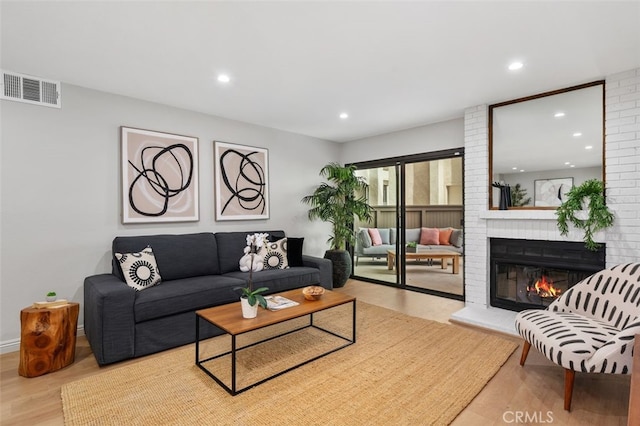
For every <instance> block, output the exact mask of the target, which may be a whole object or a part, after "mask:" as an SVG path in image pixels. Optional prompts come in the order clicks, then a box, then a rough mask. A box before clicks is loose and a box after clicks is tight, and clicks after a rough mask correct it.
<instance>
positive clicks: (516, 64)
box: [509, 61, 524, 71]
mask: <svg viewBox="0 0 640 426" xmlns="http://www.w3.org/2000/svg"><path fill="white" fill-rule="evenodd" d="M523 66H524V64H523V63H522V62H519V61H515V62H511V63H510V64H509V70H510V71H517V70H519V69H520V68H522V67H523Z"/></svg>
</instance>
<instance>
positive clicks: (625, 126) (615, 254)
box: [451, 69, 640, 334]
mask: <svg viewBox="0 0 640 426" xmlns="http://www.w3.org/2000/svg"><path fill="white" fill-rule="evenodd" d="M569 85H570V84H567V86H569ZM464 160H465V163H464V170H465V194H464V204H465V218H464V223H465V259H464V271H463V273H464V281H465V307H464V308H463V309H462V310H460V311H458V312H456V313H454V314H453V315H452V317H451V320H452V321H458V322H463V323H466V324H471V325H476V326H480V327H485V328H490V329H494V330H497V331H501V332H505V333H509V334H517V333H516V331H515V327H514V319H515V315H516V312H515V311H512V310H509V309H504V308H502V307H496V306H491V294H490V293H491V290H490V279H491V276H490V275H491V259H490V243H491V239H492V238H493V239H495V238H502V239H515V240H531V241H559V242H576V243H580V242H581V241H582V235H581V234H580V233H576V232H574V231H570V233H569V235H567V236H561V235H560V232H559V231H558V229H557V226H556V216H555V212H554V211H553V210H489V209H488V198H489V193H488V191H489V175H488V161H489V160H488V106H487V105H480V106H477V107H472V108H468V109H467V110H466V111H465V158H464ZM605 179H606V188H607V202H608V205H609V207H610V208H611V210H612V211H613V212H614V215H615V223H614V226H613V227H611V228H608V229H607V230H606V231H601V232H599V233H597V234H596V235H595V236H594V239H595V241H597V242H605V243H606V266H612V265H615V264H618V263H624V262H636V261H638V259H640V213H639V212H640V69H635V70H630V71H627V72H623V73H619V74H615V75H611V76H607V77H606V78H605Z"/></svg>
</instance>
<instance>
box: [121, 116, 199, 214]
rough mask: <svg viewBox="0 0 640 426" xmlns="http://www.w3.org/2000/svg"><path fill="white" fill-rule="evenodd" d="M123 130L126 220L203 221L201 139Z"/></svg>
mask: <svg viewBox="0 0 640 426" xmlns="http://www.w3.org/2000/svg"><path fill="white" fill-rule="evenodd" d="M120 130H121V143H122V146H121V157H122V158H121V162H122V222H123V223H145V222H188V221H197V220H199V206H198V138H194V137H190V136H181V135H174V134H170V133H162V132H155V131H151V130H142V129H133V128H130V127H121V128H120Z"/></svg>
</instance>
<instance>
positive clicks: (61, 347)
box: [18, 302, 80, 377]
mask: <svg viewBox="0 0 640 426" xmlns="http://www.w3.org/2000/svg"><path fill="white" fill-rule="evenodd" d="M79 312H80V304H79V303H72V302H70V303H67V304H66V305H61V306H56V307H51V308H43V309H36V308H24V309H23V310H22V311H20V324H21V333H20V366H19V367H18V373H19V374H20V375H21V376H24V377H36V376H41V375H43V374H47V373H51V372H52V371H56V370H59V369H61V368H63V367H66V366H67V365H69V364H71V363H73V361H74V359H75V356H76V332H77V327H78V313H79Z"/></svg>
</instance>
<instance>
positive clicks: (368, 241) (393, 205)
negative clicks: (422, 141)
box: [353, 164, 400, 285]
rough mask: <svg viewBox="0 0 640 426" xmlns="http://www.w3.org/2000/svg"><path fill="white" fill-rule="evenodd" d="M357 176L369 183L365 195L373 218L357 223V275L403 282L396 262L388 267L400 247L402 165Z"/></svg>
mask: <svg viewBox="0 0 640 426" xmlns="http://www.w3.org/2000/svg"><path fill="white" fill-rule="evenodd" d="M356 174H357V175H358V176H361V177H363V178H364V179H365V181H366V182H367V183H368V184H369V188H368V193H367V194H366V196H367V200H368V201H369V204H370V205H371V206H373V208H374V212H373V216H374V217H373V219H372V220H371V221H370V222H369V223H362V222H360V223H357V222H356V224H355V226H356V244H355V247H354V262H353V264H354V265H355V267H354V269H355V275H360V276H363V277H367V278H369V279H371V280H375V281H382V282H385V283H390V284H394V285H395V284H397V283H399V282H400V281H399V280H398V277H397V274H396V272H397V269H396V268H395V267H394V266H393V262H392V263H391V264H389V252H390V251H395V250H396V249H397V247H398V245H399V242H398V228H399V226H398V201H399V198H398V194H399V187H398V184H399V165H394V164H392V165H388V166H380V167H371V168H365V169H358V170H357V171H356ZM373 224H375V226H373Z"/></svg>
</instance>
